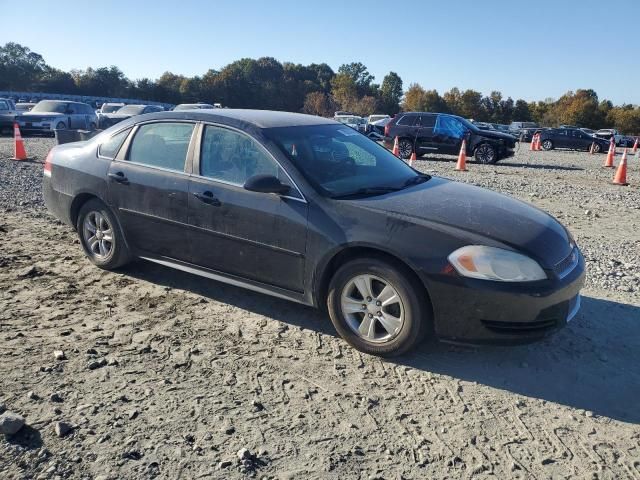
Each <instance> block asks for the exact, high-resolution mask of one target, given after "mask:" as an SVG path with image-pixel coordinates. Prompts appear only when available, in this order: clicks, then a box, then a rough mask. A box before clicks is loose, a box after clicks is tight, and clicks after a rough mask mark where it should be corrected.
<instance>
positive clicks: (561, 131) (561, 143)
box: [552, 128, 573, 148]
mask: <svg viewBox="0 0 640 480" xmlns="http://www.w3.org/2000/svg"><path fill="white" fill-rule="evenodd" d="M567 134H568V130H567V129H566V128H557V129H556V130H554V131H553V140H552V141H553V145H554V147H556V148H573V147H572V146H571V144H572V143H573V142H572V140H571V139H570V138H569V136H568V135H567Z"/></svg>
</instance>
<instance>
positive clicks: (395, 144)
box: [391, 136, 400, 157]
mask: <svg viewBox="0 0 640 480" xmlns="http://www.w3.org/2000/svg"><path fill="white" fill-rule="evenodd" d="M391 153H393V154H394V155H395V156H396V157H399V156H400V147H399V146H398V137H397V136H396V138H395V140H394V141H393V150H392V151H391Z"/></svg>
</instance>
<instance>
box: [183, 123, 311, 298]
mask: <svg viewBox="0 0 640 480" xmlns="http://www.w3.org/2000/svg"><path fill="white" fill-rule="evenodd" d="M200 143H201V145H200V147H199V148H196V152H197V153H196V154H195V156H194V175H193V176H192V179H191V183H190V185H189V192H190V195H189V223H190V225H191V226H192V229H191V230H190V238H191V244H192V248H193V263H195V264H197V265H200V266H203V267H206V268H209V269H212V270H216V271H220V272H223V273H226V274H230V275H234V276H237V277H242V278H245V279H248V280H253V281H257V282H261V283H265V284H268V285H274V286H277V287H281V288H285V289H287V290H293V291H297V292H302V291H303V275H304V264H305V252H306V239H307V210H308V205H307V203H306V201H305V200H304V198H303V196H302V194H301V193H300V192H299V191H298V190H297V188H296V187H295V185H294V184H293V182H292V181H291V179H290V178H289V176H288V175H287V174H286V172H285V171H284V170H283V169H282V167H280V165H279V164H278V163H277V162H276V160H275V159H274V158H273V156H271V154H270V153H269V152H268V151H267V150H266V149H265V148H264V147H263V146H262V145H261V144H259V143H258V142H257V141H256V140H255V139H253V138H252V137H249V136H248V135H246V134H245V133H244V132H241V131H239V130H235V129H230V128H227V127H223V126H218V125H205V126H204V128H203V132H202V135H201V141H200ZM292 148H295V147H292ZM259 174H267V175H275V176H277V177H278V178H279V179H280V180H281V181H282V182H283V183H286V184H288V185H290V186H291V192H290V193H288V194H287V195H275V194H270V193H257V192H250V191H248V190H245V189H244V188H243V185H244V183H245V182H246V180H247V179H249V178H250V177H252V176H254V175H259Z"/></svg>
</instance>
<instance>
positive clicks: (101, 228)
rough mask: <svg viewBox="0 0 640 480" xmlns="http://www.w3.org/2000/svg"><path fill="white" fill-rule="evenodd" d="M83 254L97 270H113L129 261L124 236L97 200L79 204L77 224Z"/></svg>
mask: <svg viewBox="0 0 640 480" xmlns="http://www.w3.org/2000/svg"><path fill="white" fill-rule="evenodd" d="M76 228H77V231H78V236H79V237H80V243H81V244H82V248H83V250H84V253H85V254H86V255H87V257H88V258H89V260H90V261H91V262H92V263H93V264H95V265H97V266H98V267H100V268H103V269H105V270H113V269H115V268H118V267H121V266H122V265H124V264H126V263H127V262H128V261H129V258H130V257H129V250H128V248H127V245H126V243H125V241H124V235H123V234H122V231H121V230H120V226H119V224H118V222H117V220H116V218H115V216H114V215H113V213H111V210H109V208H107V206H106V205H105V204H104V203H102V202H101V201H100V200H98V199H92V200H89V201H88V202H87V203H85V204H84V205H82V207H81V208H80V212H79V213H78V222H77V224H76Z"/></svg>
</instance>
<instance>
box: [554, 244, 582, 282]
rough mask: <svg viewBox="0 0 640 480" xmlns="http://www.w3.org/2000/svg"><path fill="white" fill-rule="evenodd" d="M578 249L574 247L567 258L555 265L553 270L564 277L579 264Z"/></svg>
mask: <svg viewBox="0 0 640 480" xmlns="http://www.w3.org/2000/svg"><path fill="white" fill-rule="evenodd" d="M578 259H579V256H578V249H577V248H576V247H574V248H573V249H572V250H571V253H569V255H567V257H566V258H564V259H563V260H561V261H560V262H559V263H557V264H556V265H555V267H553V271H554V272H555V274H556V275H557V276H558V277H559V278H564V277H566V276H567V275H569V273H571V271H572V270H573V269H574V268H575V267H576V265H578Z"/></svg>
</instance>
